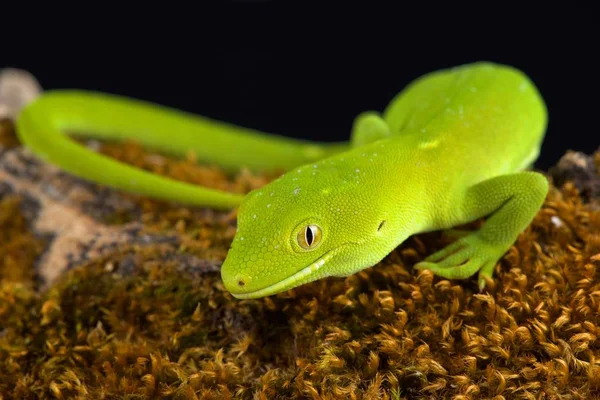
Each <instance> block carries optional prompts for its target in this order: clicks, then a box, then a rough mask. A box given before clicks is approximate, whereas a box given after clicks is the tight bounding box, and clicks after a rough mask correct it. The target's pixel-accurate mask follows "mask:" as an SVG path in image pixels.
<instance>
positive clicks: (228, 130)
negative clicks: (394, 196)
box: [16, 90, 347, 209]
mask: <svg viewBox="0 0 600 400" xmlns="http://www.w3.org/2000/svg"><path fill="white" fill-rule="evenodd" d="M16 131H17V135H18V136H19V139H20V140H21V142H22V143H23V144H24V145H25V146H27V147H28V148H29V149H30V150H31V151H32V152H33V153H34V154H36V155H37V156H38V157H40V158H41V159H43V160H45V161H48V162H50V163H52V164H55V165H57V166H59V167H60V168H62V169H63V170H65V171H67V172H69V173H71V174H73V175H75V176H78V177H80V178H84V179H88V180H91V181H93V182H96V183H100V184H104V185H107V186H110V187H113V188H115V189H120V190H124V191H129V192H134V193H138V194H142V195H146V196H149V197H152V198H156V199H162V200H168V201H176V202H179V203H185V204H189V205H197V206H207V207H213V208H218V209H229V208H233V207H236V206H237V205H239V204H240V202H241V200H242V199H243V197H244V196H243V195H239V194H233V193H229V192H225V191H220V190H216V189H210V188H205V187H201V186H197V185H192V184H188V183H184V182H180V181H177V180H174V179H169V178H166V177H163V176H159V175H156V174H153V173H151V172H147V171H144V170H141V169H138V168H135V167H133V166H130V165H128V164H125V163H122V162H120V161H117V160H115V159H112V158H110V157H107V156H104V155H102V154H99V153H96V152H94V151H93V150H90V149H88V148H86V147H85V146H82V145H80V144H79V143H77V142H75V141H73V140H71V139H70V137H69V136H68V135H67V134H69V135H71V136H79V137H87V138H96V139H99V140H103V139H110V140H117V141H118V140H125V139H133V140H136V141H138V142H140V143H141V144H142V145H144V147H146V148H148V149H152V150H157V151H160V152H162V153H165V154H167V155H171V156H175V157H182V156H185V155H186V154H188V153H189V152H190V151H193V152H194V153H195V154H196V155H197V157H198V159H199V160H202V161H204V162H207V163H212V164H216V165H219V166H221V167H222V168H224V169H225V170H227V171H230V172H231V171H234V170H236V169H239V168H241V167H246V168H249V169H250V170H253V171H287V170H289V169H291V168H294V167H296V166H298V165H302V164H305V163H308V162H312V161H315V160H318V159H321V158H323V157H325V156H328V155H330V154H332V153H335V152H338V151H341V150H344V149H345V148H346V146H347V145H346V144H338V143H333V144H316V143H312V142H307V141H301V140H296V139H291V138H286V137H283V136H277V135H272V134H266V133H263V132H259V131H256V130H252V129H247V128H243V127H239V126H235V125H231V124H227V123H224V122H220V121H216V120H211V119H209V118H205V117H201V116H197V115H194V114H189V113H186V112H183V111H179V110H175V109H171V108H167V107H163V106H160V105H156V104H152V103H148V102H144V101H140V100H135V99H130V98H124V97H120V96H117V95H110V94H105V93H97V92H86V91H79V90H56V91H48V92H45V93H43V94H42V95H41V96H40V97H38V98H37V99H35V100H34V101H33V102H31V103H30V104H29V105H27V106H26V107H25V108H24V109H23V110H22V111H21V112H20V114H19V115H18V117H17V119H16Z"/></svg>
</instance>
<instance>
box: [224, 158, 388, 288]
mask: <svg viewBox="0 0 600 400" xmlns="http://www.w3.org/2000/svg"><path fill="white" fill-rule="evenodd" d="M331 163H332V161H328V162H327V164H325V163H317V164H310V165H306V166H304V167H301V168H299V169H296V170H293V171H290V172H288V173H287V174H285V175H283V176H281V177H280V178H278V179H277V180H275V181H273V182H271V183H270V184H268V185H265V186H264V187H262V188H260V189H257V190H254V191H252V192H250V193H249V194H248V195H247V196H246V197H245V198H244V200H243V202H242V204H241V205H240V207H239V210H238V220H237V231H236V234H235V237H234V239H233V241H232V244H231V248H230V249H229V252H228V254H227V257H226V259H225V261H224V263H223V265H222V268H221V277H222V280H223V283H224V285H225V288H226V289H227V290H228V291H229V292H230V293H231V294H232V295H233V296H234V297H236V298H241V299H249V298H260V297H265V296H270V295H273V294H276V293H279V292H283V291H285V290H288V289H292V288H294V287H297V286H300V285H302V284H305V283H308V282H311V281H314V280H317V279H320V278H324V277H327V276H347V275H350V274H351V273H354V272H356V271H358V270H360V269H362V268H364V267H365V266H368V265H373V264H374V263H376V262H377V261H378V260H379V259H380V258H381V257H383V256H384V255H385V254H384V252H385V249H387V247H386V246H384V245H383V242H382V239H383V238H384V237H385V235H382V228H383V226H384V225H385V217H383V216H382V211H381V210H379V208H378V207H377V205H376V204H377V202H373V201H372V199H373V198H372V196H369V195H367V193H368V192H369V191H368V190H367V191H365V190H360V191H359V190H358V189H359V188H360V185H359V183H358V182H359V181H358V180H357V172H355V171H352V172H351V173H349V172H347V171H345V170H339V169H336V168H334V167H335V164H334V165H330V164H331ZM342 171H344V172H342ZM360 189H365V188H364V187H363V188H360ZM388 251H389V250H388Z"/></svg>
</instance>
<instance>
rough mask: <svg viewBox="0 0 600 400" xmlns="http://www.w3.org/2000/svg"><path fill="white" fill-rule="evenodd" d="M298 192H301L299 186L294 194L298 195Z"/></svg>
mask: <svg viewBox="0 0 600 400" xmlns="http://www.w3.org/2000/svg"><path fill="white" fill-rule="evenodd" d="M298 193H300V188H298V187H297V188H296V189H294V196H297V195H298Z"/></svg>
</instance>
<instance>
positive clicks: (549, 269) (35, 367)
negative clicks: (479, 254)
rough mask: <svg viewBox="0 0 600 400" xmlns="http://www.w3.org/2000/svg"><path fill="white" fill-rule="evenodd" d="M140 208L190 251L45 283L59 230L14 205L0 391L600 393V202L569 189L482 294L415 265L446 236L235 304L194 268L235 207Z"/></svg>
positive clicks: (202, 176) (195, 178)
mask: <svg viewBox="0 0 600 400" xmlns="http://www.w3.org/2000/svg"><path fill="white" fill-rule="evenodd" d="M103 151H105V152H106V153H107V154H111V155H112V156H114V157H117V158H120V159H122V160H125V161H127V162H130V163H132V164H136V165H138V166H141V167H144V168H148V169H151V170H153V171H155V172H159V173H164V174H168V175H171V176H174V177H176V178H178V179H183V180H187V181H191V182H194V183H198V184H205V185H210V186H212V187H220V188H224V189H228V190H232V191H237V192H242V193H243V192H246V191H248V190H250V189H251V188H252V187H257V186H260V185H262V184H264V183H266V182H267V181H268V180H269V179H270V178H269V177H256V176H252V175H250V174H248V173H242V174H240V175H239V176H237V177H235V178H234V179H228V178H227V177H226V176H225V175H224V174H222V173H221V172H220V171H219V170H217V169H210V168H205V167H200V166H198V165H196V164H195V162H194V161H193V160H184V161H174V160H169V159H166V158H163V157H159V156H157V155H150V154H147V153H145V152H143V151H142V150H141V149H140V148H139V147H137V146H135V145H132V144H127V145H119V146H116V145H114V146H105V147H104V148H103ZM599 159H600V158H599V157H597V160H599ZM136 201H137V202H138V204H139V206H140V207H141V208H142V210H143V213H142V218H141V220H142V221H143V223H144V224H145V229H147V230H148V231H161V232H168V233H171V234H176V235H178V237H179V238H180V243H179V244H177V245H176V244H174V243H169V242H166V243H161V244H156V245H151V246H139V245H126V246H122V247H120V248H118V249H116V250H115V251H114V252H112V253H110V254H108V255H106V256H104V257H102V258H100V259H95V260H91V261H88V262H87V263H86V264H83V265H79V266H77V267H76V268H73V269H71V270H70V271H69V272H68V273H66V274H65V275H64V276H63V278H62V279H61V280H60V281H59V282H57V283H55V284H54V285H53V286H52V287H51V288H50V290H48V291H45V292H41V293H40V292H39V291H38V290H37V286H36V284H35V270H34V265H35V258H36V257H37V255H38V254H39V253H40V252H41V251H42V249H43V246H44V243H43V240H42V239H40V238H38V237H36V235H35V234H34V233H33V232H31V231H30V230H29V229H30V228H29V227H28V226H27V224H26V223H24V220H23V217H22V216H21V215H20V213H19V198H18V197H5V198H3V199H1V200H0V377H1V378H0V398H4V399H8V398H18V399H34V398H60V399H69V398H82V399H96V398H104V399H121V398H122V399H125V398H127V399H137V398H140V399H141V398H169V399H178V398H181V399H227V398H248V399H251V398H257V399H279V398H281V399H284V398H285V399H287V398H309V399H336V398H345V399H362V398H367V399H371V398H372V399H375V398H380V399H420V398H427V399H429V398H455V399H479V398H495V399H502V398H506V399H509V398H524V399H539V398H548V399H550V398H572V399H578V398H582V399H583V398H591V397H593V396H598V395H600V326H599V325H600V283H599V277H600V275H599V274H600V211H598V209H597V208H593V207H591V206H590V204H587V203H584V202H583V200H582V198H581V197H580V195H579V193H578V191H577V190H576V189H575V187H574V185H572V184H570V183H567V184H565V185H564V186H563V187H561V188H560V189H558V188H556V187H552V189H551V191H550V193H549V195H548V199H547V201H546V202H545V204H544V207H543V209H542V210H541V211H540V212H539V213H538V215H537V216H536V217H535V219H534V221H533V223H532V224H531V226H530V227H529V228H528V229H527V230H526V231H525V232H524V233H523V234H522V235H521V236H520V237H519V239H518V241H517V242H516V243H515V244H514V246H513V247H512V248H511V249H510V251H509V252H508V253H507V255H506V256H505V257H504V259H503V260H502V262H501V263H499V265H498V266H497V270H496V273H495V275H494V276H495V279H494V282H493V284H491V285H490V286H488V288H487V291H484V292H483V293H479V292H478V291H477V288H476V282H475V279H471V280H468V281H448V280H444V279H440V278H438V277H434V276H432V275H431V274H430V273H429V272H427V271H424V272H416V271H413V270H412V269H411V266H412V265H413V263H414V262H416V261H418V260H421V259H422V258H424V257H425V256H426V255H427V254H430V253H431V252H432V251H435V250H436V249H439V248H440V247H442V246H443V245H444V244H445V243H448V242H449V241H450V239H448V238H445V237H444V236H443V235H441V234H439V233H431V234H428V235H420V236H418V237H413V238H411V239H409V240H408V241H407V242H406V243H405V244H403V245H402V246H400V247H399V248H398V249H397V250H395V251H394V252H393V253H392V254H390V255H389V256H388V257H386V258H385V260H383V261H382V262H381V263H380V264H378V265H377V266H375V267H373V268H369V269H367V270H364V271H363V272H360V273H358V274H355V275H353V276H350V277H348V278H346V279H326V280H322V281H318V282H315V283H312V284H308V285H305V286H303V287H300V288H297V289H295V290H291V291H289V292H287V293H282V294H280V295H277V296H273V297H269V298H264V299H259V300H246V301H240V300H236V299H234V298H233V297H232V296H231V295H230V294H229V293H227V292H226V291H225V290H224V288H223V285H222V283H221V281H220V276H219V273H218V270H216V269H215V268H205V269H204V268H201V267H200V268H188V266H186V265H184V263H182V262H181V259H182V258H181V256H182V255H185V254H194V255H196V256H198V257H200V258H202V259H205V260H209V262H210V260H213V261H215V262H217V263H218V262H220V261H222V260H223V259H224V257H225V254H226V251H227V249H228V246H229V243H230V241H231V239H232V238H233V234H234V233H235V211H234V212H231V213H215V212H207V211H206V210H198V209H190V208H185V207H179V206H176V205H168V204H164V203H160V202H155V201H151V200H147V199H137V200H136ZM126 219H127V215H121V216H119V217H118V218H114V219H113V220H112V221H111V223H121V222H120V221H123V220H126Z"/></svg>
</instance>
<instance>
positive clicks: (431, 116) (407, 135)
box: [17, 62, 548, 298]
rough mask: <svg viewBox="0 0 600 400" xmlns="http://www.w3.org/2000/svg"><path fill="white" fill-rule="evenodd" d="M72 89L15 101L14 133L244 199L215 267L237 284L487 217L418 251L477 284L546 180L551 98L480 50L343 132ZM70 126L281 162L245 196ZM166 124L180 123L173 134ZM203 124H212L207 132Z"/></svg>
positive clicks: (273, 288) (354, 259)
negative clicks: (542, 156) (189, 178)
mask: <svg viewBox="0 0 600 400" xmlns="http://www.w3.org/2000/svg"><path fill="white" fill-rule="evenodd" d="M68 95H69V93H67V95H66V96H63V97H62V98H61V94H60V93H58V95H56V97H55V99H54V102H52V101H47V102H46V103H44V101H43V97H44V96H42V101H41V102H38V104H37V105H36V104H35V102H34V104H33V105H32V106H31V107H29V108H28V109H25V110H24V112H23V113H22V117H21V118H20V119H19V120H18V123H17V128H18V130H17V132H18V133H19V135H20V137H21V139H22V140H23V142H24V143H25V144H26V145H29V146H30V147H31V148H32V149H33V150H34V151H35V152H37V154H39V155H40V156H41V157H43V158H46V159H48V160H49V161H52V162H55V163H56V164H58V165H60V166H62V167H63V168H65V169H67V170H69V171H70V172H72V173H74V174H76V175H79V176H82V177H85V178H88V179H92V180H95V181H97V182H102V183H105V184H108V185H111V186H114V187H117V188H121V189H125V190H131V191H136V192H141V193H145V194H148V195H150V196H154V197H160V198H165V199H169V200H177V201H180V202H184V203H189V204H196V205H198V204H199V205H205V206H211V207H216V208H231V207H237V206H239V212H238V224H237V231H236V234H235V237H234V240H233V242H232V245H231V248H230V250H229V252H228V254H227V257H226V259H225V261H224V263H223V266H222V269H221V276H222V279H223V282H224V285H225V287H226V288H227V290H228V291H230V292H231V293H232V295H233V296H235V297H237V298H259V297H264V296H269V295H273V294H276V293H279V292H282V291H285V290H288V289H291V288H294V287H297V286H299V285H302V284H306V283H308V282H311V281H314V280H317V279H321V278H325V277H328V276H338V277H341V276H348V275H351V274H353V273H356V272H358V271H360V270H362V269H364V268H368V267H370V266H373V265H374V264H376V263H377V262H378V261H380V260H381V259H383V258H384V257H385V256H386V255H387V254H389V253H390V252H391V251H392V250H393V249H394V248H396V247H397V246H398V245H399V244H401V243H402V242H403V241H405V240H406V239H407V238H408V237H409V236H411V235H415V234H418V233H422V232H428V231H434V230H443V229H451V228H452V227H454V226H457V225H461V224H464V223H468V222H471V221H474V220H477V219H480V218H482V217H485V222H484V224H483V226H482V227H481V228H480V229H479V230H476V231H473V232H470V233H466V234H464V235H462V236H461V237H460V238H458V239H457V240H456V241H455V242H453V243H452V244H450V245H448V246H447V247H446V248H444V249H441V250H440V251H438V252H435V253H433V254H431V255H430V256H428V257H427V258H426V259H425V260H423V261H422V262H420V263H417V264H416V265H415V267H416V268H418V269H430V270H432V271H433V273H435V274H436V275H438V276H442V277H446V278H449V279H465V278H469V277H471V276H473V275H474V274H476V273H477V274H478V276H479V284H480V287H483V286H484V285H485V282H486V280H487V279H491V277H492V275H493V271H494V267H495V265H496V263H497V262H498V260H499V259H500V258H501V257H502V256H503V254H504V253H505V252H506V251H507V250H508V249H509V248H510V246H511V245H512V244H513V243H514V241H515V240H516V238H517V237H518V235H519V234H520V233H521V232H522V231H523V230H524V229H525V228H526V227H527V225H528V224H529V223H530V222H531V220H532V219H533V217H534V216H535V214H536V212H537V211H538V210H539V208H540V207H541V205H542V203H543V201H544V199H545V196H546V194H547V191H548V183H547V181H546V179H545V177H544V176H543V175H541V174H539V173H536V172H532V171H529V170H528V168H529V167H530V166H531V165H532V164H533V162H534V161H535V159H536V158H537V156H538V154H539V152H540V148H541V144H542V140H543V137H544V133H545V129H546V124H547V112H546V107H545V104H544V102H543V99H542V97H541V95H540V94H539V92H538V90H537V88H536V87H535V86H534V84H533V83H532V81H531V80H530V79H529V78H528V77H527V76H526V75H525V74H524V73H522V72H521V71H519V70H517V69H515V68H512V67H509V66H504V65H499V64H493V63H488V62H480V63H474V64H468V65H463V66H459V67H455V68H451V69H445V70H440V71H436V72H432V73H429V74H426V75H424V76H422V77H420V78H418V79H416V80H415V81H413V82H412V83H411V84H409V85H408V86H407V87H406V88H405V89H404V90H403V91H402V92H400V93H399V94H398V95H397V96H396V97H395V98H393V99H392V101H391V102H390V104H389V105H388V107H387V108H386V109H385V110H384V111H383V112H382V113H381V114H380V113H378V112H375V111H368V112H364V113H361V114H360V115H359V116H357V118H356V119H355V121H354V124H353V127H352V133H351V138H350V141H348V142H347V143H341V144H340V143H335V144H320V143H310V142H303V141H297V140H292V139H287V138H282V137H278V136H270V135H264V134H262V133H260V132H256V131H250V130H247V129H244V128H239V127H234V126H231V125H225V124H222V123H219V122H215V121H210V120H207V119H203V118H201V117H196V116H190V115H187V114H182V113H177V112H174V111H171V110H167V109H164V108H158V107H157V106H153V105H149V104H144V103H135V102H133V101H132V100H117V99H115V98H105V97H99V98H97V99H96V100H97V102H96V104H93V103H94V98H92V97H89V98H86V97H85V95H83V94H81V93H74V94H73V93H71V97H70V98H67V97H68ZM50 96H52V95H51V94H49V95H48V97H50ZM67 100H68V101H70V102H71V103H70V104H71V105H73V104H76V105H78V107H79V109H77V110H76V111H71V117H70V118H64V119H63V120H62V125H61V123H59V122H60V118H59V117H58V116H56V118H54V117H53V118H54V119H52V118H50V116H55V115H58V114H60V113H59V112H57V111H56V108H57V107H59V106H60V105H61V104H62V105H63V106H65V105H66V102H67ZM50 106H54V112H52V107H50ZM107 119H110V120H111V121H112V122H107ZM56 121H59V122H56ZM72 121H77V123H73V122H72ZM69 124H70V125H69ZM67 126H70V127H73V128H81V129H85V128H87V129H88V130H91V131H94V132H96V133H95V135H96V137H101V138H121V137H135V138H136V139H139V140H140V141H142V143H144V142H145V143H146V144H147V145H149V146H154V147H155V148H157V149H162V150H170V151H171V152H172V153H175V154H177V153H179V154H181V153H182V152H183V151H185V150H186V149H189V148H190V147H200V150H201V152H204V153H206V154H207V157H205V158H210V156H212V157H213V159H212V161H214V162H217V163H218V162H219V156H220V154H223V157H224V159H223V160H221V161H224V162H223V164H224V165H225V166H227V167H230V168H235V167H236V166H241V165H249V166H251V167H256V168H257V169H262V170H264V169H269V168H271V167H273V168H275V167H277V168H285V169H286V171H287V172H286V173H284V174H283V175H281V176H280V177H279V178H277V179H276V180H274V181H273V182H271V183H269V184H267V185H265V186H264V187H262V188H260V189H257V190H254V191H252V192H250V193H249V194H248V195H246V196H236V195H232V194H228V193H223V192H219V191H214V190H210V189H207V188H199V187H192V186H191V185H186V184H183V183H180V182H175V181H172V180H169V179H167V178H164V177H157V176H153V175H151V174H148V173H146V172H143V171H139V170H136V169H134V168H131V167H126V166H124V165H122V164H120V163H118V162H116V161H114V160H109V159H106V158H102V156H100V155H93V157H95V158H88V159H85V160H82V158H81V157H82V155H84V154H88V153H89V152H87V153H86V150H85V149H83V148H81V147H74V146H78V145H75V144H73V142H71V141H68V139H67V138H66V136H64V135H62V131H63V130H65V127H67ZM48 127H50V128H48ZM52 127H54V128H55V130H56V132H55V134H50V135H48V137H47V139H46V142H44V140H43V139H42V138H41V133H42V132H43V131H44V129H46V130H48V129H51V128H52ZM167 131H169V132H171V131H172V132H177V134H179V132H183V133H182V135H183V136H182V139H181V141H180V142H179V143H177V142H176V141H174V140H173V139H172V138H171V137H167V134H166V132H167ZM134 132H137V133H136V134H135V135H134ZM140 132H141V133H140ZM206 132H213V133H217V134H219V135H220V136H217V137H215V136H214V135H213V138H211V139H207V138H206V137H207V136H206ZM201 135H203V136H201ZM230 140H233V142H229V143H231V146H232V149H234V148H235V143H236V142H237V144H238V145H239V146H240V147H239V148H238V150H231V151H230V153H229V154H227V155H225V154H224V153H225V152H226V149H225V143H228V141H230ZM52 143H54V144H55V147H56V148H59V149H62V150H61V151H62V153H61V152H60V151H54V150H53V146H52ZM56 143H58V144H59V146H56ZM65 149H66V151H65ZM249 151H254V152H255V153H254V154H253V155H252V156H249V155H248V152H249ZM88 155H89V154H88ZM73 157H76V158H73ZM101 166H104V167H105V169H104V171H102V170H101V169H99V167H101ZM127 177H129V180H128V179H127Z"/></svg>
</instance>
